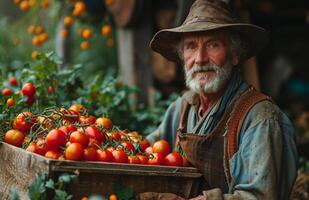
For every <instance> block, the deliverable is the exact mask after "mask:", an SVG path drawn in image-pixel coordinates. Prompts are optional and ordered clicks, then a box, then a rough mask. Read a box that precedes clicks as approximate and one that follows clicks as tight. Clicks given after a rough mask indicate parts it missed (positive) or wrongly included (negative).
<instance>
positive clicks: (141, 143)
mask: <svg viewBox="0 0 309 200" xmlns="http://www.w3.org/2000/svg"><path fill="white" fill-rule="evenodd" d="M139 145H140V148H141V151H142V152H145V150H146V148H147V147H149V146H150V144H149V142H148V141H147V140H142V141H140V142H139Z"/></svg>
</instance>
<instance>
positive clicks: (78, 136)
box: [70, 131, 89, 147]
mask: <svg viewBox="0 0 309 200" xmlns="http://www.w3.org/2000/svg"><path fill="white" fill-rule="evenodd" d="M70 142H71V143H79V144H81V145H83V146H84V147H87V146H88V143H89V137H88V135H86V134H85V133H81V132H79V131H74V132H73V133H71V135H70Z"/></svg>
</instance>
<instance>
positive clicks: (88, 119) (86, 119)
mask: <svg viewBox="0 0 309 200" xmlns="http://www.w3.org/2000/svg"><path fill="white" fill-rule="evenodd" d="M78 120H79V122H80V123H81V124H94V123H95V117H94V116H92V115H90V116H88V117H87V116H84V115H82V116H80V117H79V119H78Z"/></svg>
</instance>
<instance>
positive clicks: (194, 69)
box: [185, 64, 220, 76]
mask: <svg viewBox="0 0 309 200" xmlns="http://www.w3.org/2000/svg"><path fill="white" fill-rule="evenodd" d="M219 70H220V67H219V66H217V65H215V64H207V65H194V66H193V67H192V68H191V69H190V70H187V69H186V68H185V72H186V74H187V75H188V76H192V75H194V74H195V73H199V72H207V71H214V72H216V73H218V71H219Z"/></svg>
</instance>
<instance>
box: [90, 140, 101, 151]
mask: <svg viewBox="0 0 309 200" xmlns="http://www.w3.org/2000/svg"><path fill="white" fill-rule="evenodd" d="M99 146H100V141H99V140H96V139H93V138H89V143H88V147H94V148H95V149H98V148H99Z"/></svg>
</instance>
